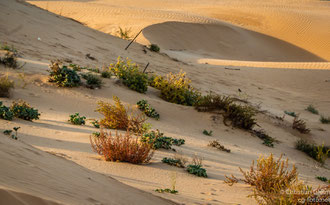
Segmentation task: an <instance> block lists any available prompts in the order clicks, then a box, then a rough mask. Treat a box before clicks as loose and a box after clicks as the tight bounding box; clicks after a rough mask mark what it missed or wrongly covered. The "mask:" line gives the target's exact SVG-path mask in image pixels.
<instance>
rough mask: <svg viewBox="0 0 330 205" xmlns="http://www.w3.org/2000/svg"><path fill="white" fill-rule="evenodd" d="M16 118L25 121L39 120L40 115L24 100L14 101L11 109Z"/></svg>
mask: <svg viewBox="0 0 330 205" xmlns="http://www.w3.org/2000/svg"><path fill="white" fill-rule="evenodd" d="M10 110H11V111H12V112H13V114H14V116H15V117H17V118H21V119H23V120H28V121H32V120H38V119H39V116H40V113H39V112H38V110H37V109H35V108H33V107H31V106H30V105H29V104H28V103H27V102H25V101H23V100H18V101H14V102H13V103H12V105H11V107H10Z"/></svg>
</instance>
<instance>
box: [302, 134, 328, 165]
mask: <svg viewBox="0 0 330 205" xmlns="http://www.w3.org/2000/svg"><path fill="white" fill-rule="evenodd" d="M296 149H298V150H300V151H302V152H305V153H306V154H307V155H308V156H310V157H312V158H313V159H315V160H316V161H318V162H320V163H322V164H323V163H324V162H325V160H326V159H327V158H328V157H329V156H330V147H327V146H324V145H321V146H317V145H314V144H309V143H308V142H307V141H305V140H302V139H301V140H298V141H297V142H296Z"/></svg>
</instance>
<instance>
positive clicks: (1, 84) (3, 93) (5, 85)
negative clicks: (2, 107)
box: [0, 76, 14, 97]
mask: <svg viewBox="0 0 330 205" xmlns="http://www.w3.org/2000/svg"><path fill="white" fill-rule="evenodd" d="M11 88H14V81H12V80H9V79H8V76H3V77H1V78H0V97H9V96H10V89H11Z"/></svg>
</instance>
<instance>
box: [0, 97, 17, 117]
mask: <svg viewBox="0 0 330 205" xmlns="http://www.w3.org/2000/svg"><path fill="white" fill-rule="evenodd" d="M13 118H14V113H13V112H12V111H11V110H10V108H9V107H7V106H5V105H3V104H2V101H0V119H4V120H13Z"/></svg>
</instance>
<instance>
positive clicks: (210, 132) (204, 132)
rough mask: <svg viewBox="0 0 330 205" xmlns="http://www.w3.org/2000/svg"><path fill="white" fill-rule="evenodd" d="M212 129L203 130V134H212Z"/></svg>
mask: <svg viewBox="0 0 330 205" xmlns="http://www.w3.org/2000/svg"><path fill="white" fill-rule="evenodd" d="M212 132H213V131H212V130H210V131H207V130H203V134H204V135H207V136H212Z"/></svg>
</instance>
